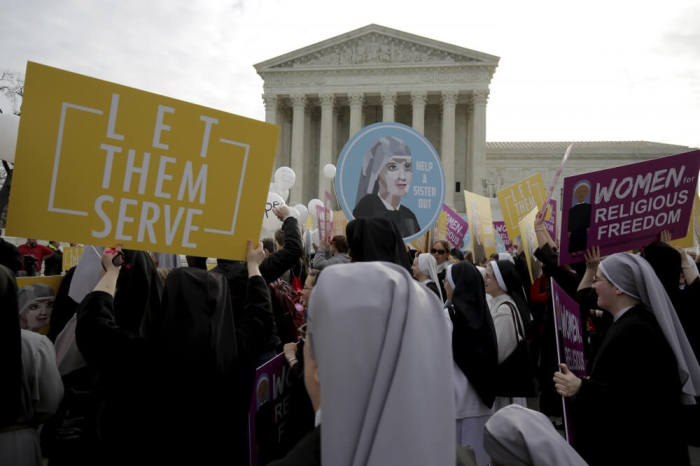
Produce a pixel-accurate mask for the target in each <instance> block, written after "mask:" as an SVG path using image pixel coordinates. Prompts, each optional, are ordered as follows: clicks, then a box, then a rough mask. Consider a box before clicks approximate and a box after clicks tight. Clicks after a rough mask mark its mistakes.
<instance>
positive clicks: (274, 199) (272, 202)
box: [262, 193, 285, 233]
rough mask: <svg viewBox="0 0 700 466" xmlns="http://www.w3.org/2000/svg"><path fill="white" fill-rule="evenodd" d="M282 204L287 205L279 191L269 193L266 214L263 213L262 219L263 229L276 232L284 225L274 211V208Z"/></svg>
mask: <svg viewBox="0 0 700 466" xmlns="http://www.w3.org/2000/svg"><path fill="white" fill-rule="evenodd" d="M281 205H285V203H284V199H282V196H280V195H279V194H277V193H267V202H266V203H265V215H263V221H262V228H263V230H265V231H267V232H273V233H274V232H275V231H277V230H279V229H280V228H281V227H282V222H281V221H280V219H278V218H277V215H275V213H274V212H273V211H272V209H274V208H275V207H279V206H281Z"/></svg>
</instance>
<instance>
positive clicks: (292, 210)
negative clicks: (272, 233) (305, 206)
mask: <svg viewBox="0 0 700 466" xmlns="http://www.w3.org/2000/svg"><path fill="white" fill-rule="evenodd" d="M289 215H291V216H292V217H294V218H295V219H297V222H298V221H299V211H298V210H297V209H296V208H295V207H290V208H289Z"/></svg>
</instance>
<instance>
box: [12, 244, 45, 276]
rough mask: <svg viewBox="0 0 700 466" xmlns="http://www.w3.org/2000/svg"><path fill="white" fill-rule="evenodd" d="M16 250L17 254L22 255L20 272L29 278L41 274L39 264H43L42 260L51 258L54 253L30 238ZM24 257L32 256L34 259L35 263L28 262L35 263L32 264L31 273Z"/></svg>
mask: <svg viewBox="0 0 700 466" xmlns="http://www.w3.org/2000/svg"><path fill="white" fill-rule="evenodd" d="M18 248H19V253H20V254H21V255H22V270H23V271H25V272H26V273H27V275H30V276H31V275H39V273H41V264H42V263H43V261H44V259H46V258H47V257H51V256H52V255H53V253H54V252H53V251H52V250H51V249H50V248H48V247H46V246H44V245H43V244H39V243H37V242H36V240H35V239H32V238H27V242H26V243H24V244H20V245H19V246H18ZM25 256H32V257H33V258H34V259H36V261H32V260H31V259H30V260H29V262H32V263H33V262H36V264H32V265H34V270H33V271H32V270H30V269H31V268H32V267H28V264H27V259H25ZM32 272H33V273H32Z"/></svg>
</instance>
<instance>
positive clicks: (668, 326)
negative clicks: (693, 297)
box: [554, 253, 700, 465]
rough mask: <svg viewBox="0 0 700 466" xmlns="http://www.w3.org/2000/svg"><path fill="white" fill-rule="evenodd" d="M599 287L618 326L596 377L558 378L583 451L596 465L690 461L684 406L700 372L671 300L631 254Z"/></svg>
mask: <svg viewBox="0 0 700 466" xmlns="http://www.w3.org/2000/svg"><path fill="white" fill-rule="evenodd" d="M593 288H594V290H595V292H596V294H597V296H598V298H597V302H598V307H600V308H602V309H604V310H606V311H607V312H609V313H610V314H612V315H613V317H614V323H613V325H612V326H611V327H610V330H609V331H608V332H607V334H606V336H605V338H604V340H603V342H602V344H601V347H600V349H599V351H598V354H597V355H596V358H595V361H594V362H593V366H592V370H591V372H590V376H589V378H587V379H579V378H578V377H576V376H575V375H574V374H573V373H571V372H570V371H569V370H568V368H567V367H566V365H564V364H562V365H561V369H562V371H561V372H557V373H555V374H554V383H555V387H556V390H557V392H558V393H559V394H561V395H563V396H565V397H569V398H570V399H571V400H572V407H573V413H572V414H573V415H572V424H573V428H574V446H575V448H576V450H577V451H578V452H579V453H580V454H581V456H583V457H584V459H585V460H586V461H587V462H588V463H589V464H591V465H598V464H673V465H682V464H689V458H688V449H687V447H686V445H685V442H684V439H683V436H682V433H681V432H680V430H681V423H680V408H681V404H680V401H681V400H683V401H684V402H690V401H691V400H692V397H694V396H697V394H698V392H699V391H700V367H699V366H698V363H697V360H696V359H695V357H694V355H693V354H692V352H690V345H689V344H688V340H687V338H686V336H685V333H684V332H683V330H682V328H681V327H680V323H679V322H678V317H677V316H676V315H675V311H674V310H673V307H672V305H671V302H670V299H669V298H668V296H667V295H666V293H665V291H664V290H663V287H662V286H661V283H660V282H659V281H658V278H656V276H655V275H654V272H653V271H652V269H651V267H650V266H649V264H648V263H646V261H644V259H642V258H641V257H639V256H634V255H631V254H624V253H623V254H614V255H612V256H610V257H608V258H606V259H605V260H604V261H602V262H601V263H600V265H599V266H598V270H597V271H596V272H595V278H594V283H593Z"/></svg>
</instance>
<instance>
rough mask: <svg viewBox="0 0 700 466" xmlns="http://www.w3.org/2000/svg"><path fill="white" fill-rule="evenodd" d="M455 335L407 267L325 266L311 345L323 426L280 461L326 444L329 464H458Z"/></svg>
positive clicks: (308, 373) (314, 300) (308, 355)
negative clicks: (452, 340) (453, 345)
mask: <svg viewBox="0 0 700 466" xmlns="http://www.w3.org/2000/svg"><path fill="white" fill-rule="evenodd" d="M450 342H451V338H450V334H449V332H448V328H447V325H446V322H445V318H444V316H443V312H442V303H440V301H439V299H438V298H437V296H435V294H433V293H432V292H431V291H429V290H428V289H426V288H425V287H423V286H420V285H419V284H418V283H416V282H415V281H414V280H413V278H411V276H410V275H409V274H408V272H407V271H406V270H405V269H404V268H402V267H399V266H397V265H395V264H390V263H386V262H357V263H351V264H343V265H342V266H334V267H329V268H328V269H326V270H324V271H323V274H321V276H320V278H319V280H318V283H317V284H316V286H315V288H314V291H313V293H312V295H311V299H310V303H309V320H308V333H307V345H305V354H304V360H305V367H304V370H305V383H306V386H307V390H308V392H309V395H310V397H311V400H312V403H313V404H314V409H315V410H316V419H317V425H319V426H320V427H319V428H317V429H316V430H315V431H314V433H312V434H309V436H308V437H307V439H305V440H302V442H301V443H300V444H299V445H297V447H295V449H294V450H292V452H290V454H289V455H288V456H287V457H286V458H285V459H283V460H281V461H280V462H277V463H274V464H276V465H286V464H290V465H291V464H316V463H314V462H313V460H312V458H313V456H315V455H318V454H320V456H321V464H323V465H324V466H350V465H353V466H364V465H377V466H379V465H381V466H384V465H394V464H396V465H402V466H411V465H415V466H425V465H434V466H443V465H444V466H447V465H449V466H452V465H454V464H455V452H456V443H455V421H454V420H455V417H454V416H455V405H454V392H453V385H452V348H451V346H450ZM314 436H315V440H313V438H314ZM319 437H320V442H319V440H318V438H319ZM309 438H311V439H312V440H309ZM319 443H320V453H319V452H318V444H319ZM301 449H305V450H306V452H302V451H300V450H301ZM294 459H296V460H297V461H298V462H297V463H294V462H293V461H294Z"/></svg>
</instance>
